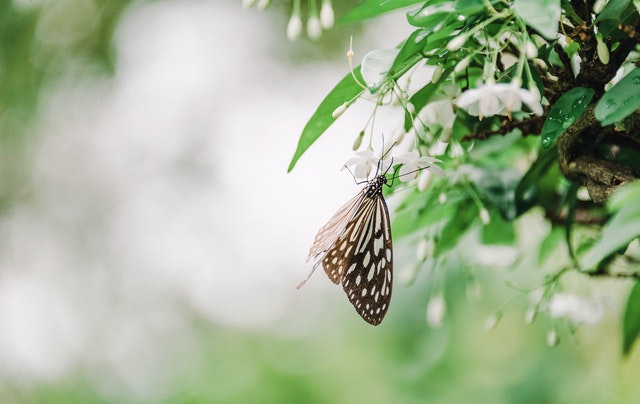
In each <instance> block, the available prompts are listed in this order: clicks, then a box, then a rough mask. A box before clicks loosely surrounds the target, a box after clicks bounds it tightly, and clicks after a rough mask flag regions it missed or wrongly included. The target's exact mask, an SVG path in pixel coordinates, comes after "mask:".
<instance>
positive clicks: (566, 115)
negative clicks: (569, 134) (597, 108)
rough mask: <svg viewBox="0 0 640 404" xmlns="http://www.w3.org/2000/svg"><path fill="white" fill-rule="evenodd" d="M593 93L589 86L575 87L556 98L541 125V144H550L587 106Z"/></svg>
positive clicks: (545, 145) (546, 145) (547, 145)
mask: <svg viewBox="0 0 640 404" xmlns="http://www.w3.org/2000/svg"><path fill="white" fill-rule="evenodd" d="M593 94H594V91H593V90H592V89H590V88H586V87H576V88H572V89H571V90H569V91H567V92H566V93H564V94H562V96H561V97H560V98H558V100H557V101H556V103H555V104H553V107H551V111H549V115H548V116H547V119H546V120H545V121H544V124H543V125H542V132H541V133H540V137H541V139H542V146H544V147H545V148H546V147H549V146H551V144H553V142H554V141H555V140H556V139H557V138H558V136H560V135H561V134H562V133H564V131H565V130H567V129H569V127H570V126H571V125H573V123H574V122H575V121H576V120H577V119H578V118H579V117H580V116H581V115H582V114H583V113H584V111H585V110H586V109H587V107H588V106H589V103H590V102H591V98H593Z"/></svg>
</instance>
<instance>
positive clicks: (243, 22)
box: [0, 0, 406, 388]
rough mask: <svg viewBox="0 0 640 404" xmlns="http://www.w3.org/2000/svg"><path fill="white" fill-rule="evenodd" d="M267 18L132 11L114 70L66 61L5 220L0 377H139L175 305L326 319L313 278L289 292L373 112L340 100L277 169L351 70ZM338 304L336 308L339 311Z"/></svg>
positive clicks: (299, 322)
mask: <svg viewBox="0 0 640 404" xmlns="http://www.w3.org/2000/svg"><path fill="white" fill-rule="evenodd" d="M272 13H273V14H268V13H260V12H258V11H256V10H243V9H242V8H241V7H240V1H237V2H233V1H225V2H222V1H218V0H215V1H204V0H202V1H196V0H193V1H189V0H187V1H179V0H173V1H161V2H155V3H151V4H147V5H144V6H141V7H135V8H133V9H132V10H130V12H129V13H128V14H127V15H126V16H125V18H124V19H123V20H122V22H121V25H120V26H119V27H118V29H117V33H116V40H115V46H116V52H117V54H118V62H117V66H116V73H115V76H114V77H112V78H105V79H101V80H100V81H97V82H96V81H78V77H76V76H74V73H73V72H70V73H69V78H68V80H67V81H65V82H64V84H63V85H61V86H60V87H59V88H55V89H52V90H51V92H50V94H48V95H47V97H46V98H45V99H44V101H43V111H44V112H43V115H42V121H41V123H40V125H39V126H38V127H37V128H36V130H37V132H38V136H37V137H35V140H34V144H33V170H32V172H33V191H31V190H29V195H27V196H26V197H25V202H24V203H23V204H21V205H18V206H15V208H14V209H12V210H11V211H9V212H4V213H3V214H4V215H5V216H4V217H3V220H2V224H1V225H0V267H1V268H2V270H1V271H0V323H1V324H2V332H1V333H0V375H2V374H5V375H11V377H12V378H13V379H14V380H23V381H25V382H28V381H29V380H32V379H34V378H35V379H39V378H45V379H46V378H53V377H56V376H58V375H60V374H63V373H64V372H66V371H68V370H70V369H71V368H72V367H73V366H75V365H76V364H77V363H78V362H80V361H83V362H85V363H86V362H89V363H109V364H111V366H113V367H114V368H116V369H119V370H120V372H121V375H122V377H123V378H125V379H131V383H132V385H140V386H141V387H140V388H144V384H145V383H146V381H145V380H138V379H136V378H140V377H142V375H144V374H148V373H149V372H145V370H147V369H154V368H156V367H157V365H158V363H157V361H158V360H160V359H158V355H155V353H156V351H155V350H157V349H161V347H154V346H149V344H148V341H153V340H154V335H162V336H163V340H167V339H169V340H171V339H172V335H174V334H180V333H181V331H178V330H181V329H182V328H185V327H188V326H189V325H188V324H186V323H185V324H183V322H184V321H188V320H183V318H184V316H181V312H182V311H183V310H184V309H185V307H187V308H192V309H195V310H196V311H198V312H200V313H202V314H203V315H204V316H206V317H207V318H209V319H211V321H213V322H215V323H217V324H221V325H227V326H235V327H249V328H256V327H257V328H264V327H271V326H273V325H274V324H276V323H278V324H280V326H281V327H283V323H284V328H285V329H289V330H292V331H291V332H296V333H302V334H305V333H309V332H312V331H313V326H312V324H311V323H312V322H310V321H309V320H308V318H309V317H313V318H314V319H315V320H314V321H318V318H320V319H321V318H322V316H327V315H329V314H328V313H327V312H326V307H327V306H326V304H327V303H326V302H324V303H322V304H320V301H321V300H320V299H321V298H322V296H323V295H325V294H326V293H327V291H330V292H329V293H330V294H331V296H337V295H339V294H340V293H341V291H337V289H336V291H337V292H336V291H334V289H333V288H334V287H333V285H332V284H331V283H330V282H328V281H327V279H325V277H324V276H323V274H321V273H318V274H316V275H315V276H314V278H312V280H311V281H310V282H308V283H307V285H306V286H305V288H304V289H303V290H302V291H296V290H295V285H296V284H297V283H298V282H299V281H300V280H302V279H304V277H305V276H306V275H307V273H308V271H309V270H310V265H308V264H306V263H305V258H306V253H307V252H308V249H309V246H310V244H311V242H312V240H313V237H314V235H315V232H316V230H317V229H318V228H319V227H321V226H322V225H323V224H324V222H325V221H326V220H328V218H329V217H330V216H331V214H332V213H333V211H334V210H335V209H337V208H338V207H339V206H341V205H342V204H343V203H344V202H345V201H346V200H347V199H349V198H350V197H351V196H352V195H353V194H354V193H355V192H357V191H358V188H357V187H356V186H355V185H354V184H353V180H352V178H351V177H350V175H349V174H348V173H346V172H345V171H340V167H341V165H342V164H343V163H344V161H345V160H346V159H347V158H348V157H350V155H351V151H350V150H351V144H352V143H353V140H354V136H355V134H356V133H357V131H359V130H360V128H361V126H362V125H363V123H364V121H365V120H366V117H365V115H363V113H368V112H369V110H370V108H369V106H365V107H364V108H361V109H360V110H359V111H358V108H355V109H354V111H348V112H347V113H346V114H345V115H344V116H343V117H342V118H341V120H340V121H339V122H338V123H337V124H336V125H335V127H334V128H332V130H331V131H330V132H329V133H328V135H327V136H326V137H325V138H323V139H321V140H320V141H319V142H318V143H317V144H316V145H314V146H313V147H312V149H311V150H310V153H309V154H308V155H305V156H304V157H303V158H302V159H301V160H300V162H299V164H298V166H297V167H296V169H295V170H294V171H293V173H291V174H286V168H287V166H288V164H289V161H290V159H291V156H292V154H293V151H294V149H295V146H296V144H297V139H298V136H299V134H300V132H301V130H302V128H303V126H304V124H305V122H306V120H307V119H308V118H309V117H310V115H311V114H312V113H313V111H314V110H315V108H316V106H317V105H318V103H319V102H320V101H321V99H322V97H323V96H324V95H325V94H326V93H327V92H328V91H329V90H330V89H331V88H332V87H333V85H334V84H335V83H336V82H337V81H338V80H339V79H340V78H341V77H342V76H343V75H344V74H345V73H346V72H347V63H346V58H344V59H341V58H340V57H338V58H337V60H339V62H332V63H328V62H326V63H325V62H319V61H309V62H308V63H303V64H299V65H293V64H292V63H291V62H290V59H289V57H290V55H291V54H292V52H294V50H295V49H296V47H299V46H300V45H299V44H291V43H289V42H287V41H286V39H285V35H284V32H285V25H286V20H285V19H284V16H282V20H278V18H274V14H276V13H275V10H274V11H273V12H272ZM403 18H404V17H403V15H402V14H398V15H396V16H392V17H391V18H389V19H385V20H383V21H379V22H377V23H375V24H373V25H371V26H370V31H369V32H368V33H367V37H366V38H362V39H360V38H354V42H355V45H354V50H355V51H356V60H360V58H361V57H362V56H363V55H364V53H365V52H366V51H368V50H371V49H373V48H372V47H373V46H378V47H393V46H394V45H395V44H396V43H397V42H398V41H399V40H401V39H402V37H403V34H405V33H403V32H398V33H397V35H394V34H393V32H394V28H392V27H403V28H406V27H405V24H402V23H401V22H402V20H403ZM344 43H345V48H344V52H345V53H346V50H347V46H348V38H345V39H344ZM304 46H313V45H312V44H308V43H306V45H304ZM340 56H341V55H340ZM81 80H85V79H81ZM31 192H32V194H31ZM342 303H345V304H343V305H341V306H340V305H337V304H336V305H335V306H331V307H336V308H337V307H341V309H343V310H351V308H350V307H349V305H348V304H346V299H345V301H344V302H342ZM305 318H307V319H305ZM293 330H295V331H293ZM174 336H175V338H176V339H179V338H184V336H183V335H174Z"/></svg>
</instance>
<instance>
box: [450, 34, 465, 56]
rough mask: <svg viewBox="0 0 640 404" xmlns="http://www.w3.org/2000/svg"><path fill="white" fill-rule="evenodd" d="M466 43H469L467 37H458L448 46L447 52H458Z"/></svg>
mask: <svg viewBox="0 0 640 404" xmlns="http://www.w3.org/2000/svg"><path fill="white" fill-rule="evenodd" d="M465 42H467V35H466V34H462V35H458V36H457V37H455V38H453V39H452V40H451V41H449V43H448V44H447V50H448V51H449V52H454V51H457V50H458V49H460V48H462V45H464V43H465Z"/></svg>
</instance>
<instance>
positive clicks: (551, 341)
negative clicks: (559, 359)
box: [547, 330, 560, 347]
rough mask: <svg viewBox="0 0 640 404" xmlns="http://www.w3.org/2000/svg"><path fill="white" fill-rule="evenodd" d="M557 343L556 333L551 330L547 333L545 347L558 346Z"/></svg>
mask: <svg viewBox="0 0 640 404" xmlns="http://www.w3.org/2000/svg"><path fill="white" fill-rule="evenodd" d="M559 342H560V337H558V332H557V331H556V330H551V331H549V333H547V345H549V346H550V347H554V346H556V345H558V343H559Z"/></svg>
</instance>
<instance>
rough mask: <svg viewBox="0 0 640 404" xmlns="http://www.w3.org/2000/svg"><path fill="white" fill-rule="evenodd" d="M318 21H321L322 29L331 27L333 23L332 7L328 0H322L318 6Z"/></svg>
mask: <svg viewBox="0 0 640 404" xmlns="http://www.w3.org/2000/svg"><path fill="white" fill-rule="evenodd" d="M320 22H321V23H322V28H324V29H329V28H331V27H333V23H334V22H335V15H334V14H333V8H332V7H331V1H330V0H324V1H323V2H322V7H321V8H320Z"/></svg>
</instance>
